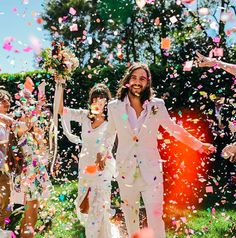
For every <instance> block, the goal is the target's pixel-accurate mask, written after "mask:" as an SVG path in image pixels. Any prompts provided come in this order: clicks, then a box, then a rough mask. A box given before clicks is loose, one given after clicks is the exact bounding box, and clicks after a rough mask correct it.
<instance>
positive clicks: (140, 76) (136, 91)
mask: <svg viewBox="0 0 236 238" xmlns="http://www.w3.org/2000/svg"><path fill="white" fill-rule="evenodd" d="M148 80H149V79H148V76H147V73H146V71H145V70H144V69H136V70H135V71H134V72H133V73H132V75H131V77H130V80H129V93H131V94H132V95H133V96H138V97H139V96H140V94H142V92H143V91H144V90H145V89H146V87H147V85H148Z"/></svg>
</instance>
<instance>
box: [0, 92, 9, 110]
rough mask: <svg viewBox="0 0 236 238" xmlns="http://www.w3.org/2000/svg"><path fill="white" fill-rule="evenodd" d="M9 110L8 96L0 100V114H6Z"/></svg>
mask: <svg viewBox="0 0 236 238" xmlns="http://www.w3.org/2000/svg"><path fill="white" fill-rule="evenodd" d="M9 109H10V99H9V97H8V96H6V95H5V96H4V97H3V98H2V99H1V100H0V112H1V113H7V112H8V110H9Z"/></svg>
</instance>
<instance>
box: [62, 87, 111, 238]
mask: <svg viewBox="0 0 236 238" xmlns="http://www.w3.org/2000/svg"><path fill="white" fill-rule="evenodd" d="M110 99H111V93H110V91H109V89H108V88H107V87H106V86H105V85H104V84H97V85H96V86H94V87H93V88H92V89H91V90H90V92H89V109H88V110H84V109H70V108H67V107H63V99H62V103H61V105H60V110H59V113H60V114H61V115H62V125H63V130H64V134H65V135H66V136H67V137H68V139H69V140H70V141H72V142H74V143H78V142H79V141H80V140H79V138H78V137H76V136H75V135H72V134H71V129H70V121H77V122H79V123H80V124H81V126H82V132H81V138H82V148H81V152H80V155H79V185H78V197H77V199H76V201H75V204H76V208H77V212H78V214H80V213H87V212H88V217H87V221H86V222H85V234H86V237H87V238H110V237H115V236H114V234H112V226H111V223H110V221H109V213H108V210H109V209H110V196H111V179H112V176H113V175H114V173H115V160H114V158H113V157H112V152H111V150H112V146H110V147H109V149H108V150H107V151H106V154H107V157H108V159H107V160H106V164H105V162H104V160H103V159H102V158H101V157H100V158H98V159H97V156H96V155H97V153H98V152H99V151H100V147H101V141H102V139H103V134H104V131H105V130H106V127H107V103H108V101H109V100H110ZM114 139H115V138H114V136H113V137H112V138H109V141H110V145H112V144H113V143H114ZM87 199H88V202H87ZM88 204H89V205H88Z"/></svg>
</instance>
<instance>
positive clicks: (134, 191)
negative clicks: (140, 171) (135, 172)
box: [118, 177, 166, 238]
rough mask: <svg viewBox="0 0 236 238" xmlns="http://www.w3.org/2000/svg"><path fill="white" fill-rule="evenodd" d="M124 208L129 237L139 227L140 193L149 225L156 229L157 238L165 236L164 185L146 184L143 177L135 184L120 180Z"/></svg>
mask: <svg viewBox="0 0 236 238" xmlns="http://www.w3.org/2000/svg"><path fill="white" fill-rule="evenodd" d="M118 184H119V188H120V196H121V200H122V204H121V207H122V210H123V213H124V216H125V223H126V227H127V230H128V235H129V237H132V234H134V233H135V232H137V231H138V230H139V229H140V228H139V205H140V193H141V195H142V198H143V202H144V206H145V209H146V214H147V223H148V227H149V228H150V229H152V230H153V231H154V234H155V238H165V237H166V234H165V225H164V221H163V219H162V215H163V185H162V184H161V185H145V182H144V181H143V179H142V177H140V178H138V179H137V180H135V182H134V184H133V185H128V186H127V185H125V184H124V183H122V182H119V181H118Z"/></svg>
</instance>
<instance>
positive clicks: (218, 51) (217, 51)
mask: <svg viewBox="0 0 236 238" xmlns="http://www.w3.org/2000/svg"><path fill="white" fill-rule="evenodd" d="M223 54H224V49H223V48H215V49H214V56H216V57H222V56H223Z"/></svg>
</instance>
